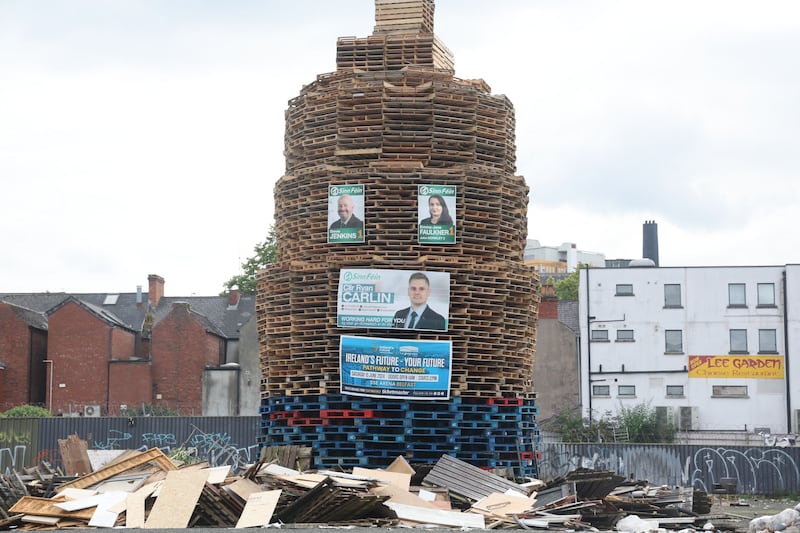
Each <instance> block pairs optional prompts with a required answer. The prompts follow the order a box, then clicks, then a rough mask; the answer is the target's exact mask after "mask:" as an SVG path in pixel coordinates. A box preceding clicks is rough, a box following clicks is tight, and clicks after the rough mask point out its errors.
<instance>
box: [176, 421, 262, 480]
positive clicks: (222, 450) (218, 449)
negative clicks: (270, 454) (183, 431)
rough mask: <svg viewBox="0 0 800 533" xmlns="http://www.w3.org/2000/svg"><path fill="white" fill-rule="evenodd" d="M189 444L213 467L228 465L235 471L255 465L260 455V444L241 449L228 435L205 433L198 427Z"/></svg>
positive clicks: (193, 432)
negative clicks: (248, 465)
mask: <svg viewBox="0 0 800 533" xmlns="http://www.w3.org/2000/svg"><path fill="white" fill-rule="evenodd" d="M187 442H188V443H189V445H190V446H191V447H192V448H194V449H195V450H196V452H197V456H198V457H202V458H204V459H205V460H206V461H208V463H209V464H210V465H211V466H223V465H228V466H230V467H231V468H233V470H234V471H235V470H238V469H239V468H242V467H244V466H245V465H247V464H251V463H254V462H255V459H256V458H257V457H258V454H259V445H258V444H253V445H251V446H245V447H239V446H238V445H237V444H235V443H233V442H232V438H231V436H230V435H228V434H227V433H205V432H203V431H202V430H200V429H199V428H197V427H194V430H193V431H192V435H191V437H190V438H189V439H188V441H187Z"/></svg>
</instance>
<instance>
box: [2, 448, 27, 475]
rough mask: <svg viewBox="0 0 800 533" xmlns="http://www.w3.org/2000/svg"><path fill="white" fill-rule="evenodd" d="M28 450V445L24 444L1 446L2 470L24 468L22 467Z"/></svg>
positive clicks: (4, 471)
mask: <svg viewBox="0 0 800 533" xmlns="http://www.w3.org/2000/svg"><path fill="white" fill-rule="evenodd" d="M27 452H28V447H27V446H26V445H24V444H20V445H19V446H13V447H10V448H0V472H2V473H6V472H9V471H11V470H14V471H20V470H22V467H23V466H25V454H26V453H27Z"/></svg>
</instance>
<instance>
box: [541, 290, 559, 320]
mask: <svg viewBox="0 0 800 533" xmlns="http://www.w3.org/2000/svg"><path fill="white" fill-rule="evenodd" d="M539 318H554V319H556V320H558V299H557V298H553V297H548V296H544V297H542V301H541V302H539Z"/></svg>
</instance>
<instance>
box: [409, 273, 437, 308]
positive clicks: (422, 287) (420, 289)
mask: <svg viewBox="0 0 800 533" xmlns="http://www.w3.org/2000/svg"><path fill="white" fill-rule="evenodd" d="M430 294H431V288H430V286H429V285H428V284H427V283H426V282H425V280H424V279H412V280H411V281H410V282H409V283H408V299H409V300H410V301H411V304H412V305H413V306H415V307H417V306H420V305H424V304H425V302H427V301H428V296H430Z"/></svg>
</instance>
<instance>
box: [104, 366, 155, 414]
mask: <svg viewBox="0 0 800 533" xmlns="http://www.w3.org/2000/svg"><path fill="white" fill-rule="evenodd" d="M151 370H152V367H151V366H150V362H149V361H114V362H112V363H111V364H110V367H109V391H108V410H109V413H110V414H112V415H118V414H119V406H120V405H123V404H124V405H127V406H128V408H129V409H134V408H136V407H139V406H141V405H142V404H147V405H150V404H152V403H153V379H152V374H151Z"/></svg>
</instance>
